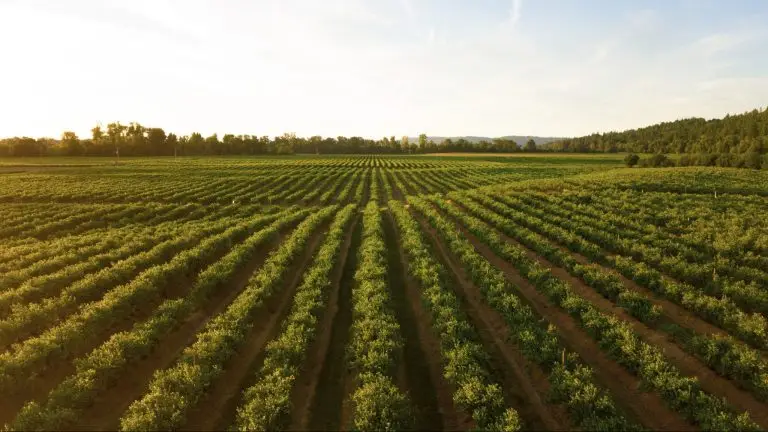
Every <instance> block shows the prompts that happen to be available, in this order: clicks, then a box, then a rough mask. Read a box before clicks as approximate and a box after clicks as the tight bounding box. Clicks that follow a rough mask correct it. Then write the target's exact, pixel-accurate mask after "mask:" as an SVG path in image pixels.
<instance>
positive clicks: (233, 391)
mask: <svg viewBox="0 0 768 432" xmlns="http://www.w3.org/2000/svg"><path fill="white" fill-rule="evenodd" d="M329 223H330V222H328V221H326V222H325V223H323V224H321V225H320V226H319V227H318V228H317V229H316V230H315V232H314V233H313V234H312V236H311V237H310V238H309V241H307V244H306V247H305V249H304V251H303V253H302V254H301V255H300V256H299V257H296V258H295V259H294V261H293V263H292V264H291V265H290V266H289V267H288V269H286V272H285V274H284V278H285V280H284V282H283V283H282V289H281V290H280V291H279V292H277V293H276V294H275V295H273V296H272V297H271V298H269V299H268V300H267V301H266V302H265V304H264V305H263V306H262V308H261V309H260V310H259V311H258V312H256V316H257V317H256V319H255V320H254V323H253V326H252V327H251V328H250V330H249V335H248V336H247V338H246V340H245V344H244V345H243V346H241V347H240V349H238V350H237V353H236V354H235V355H234V356H233V357H232V358H230V359H229V361H227V363H226V364H225V365H224V373H223V374H222V375H220V376H219V377H218V378H217V379H216V381H215V382H214V383H213V385H212V386H211V387H210V388H209V389H208V395H207V397H205V398H204V399H203V400H201V401H200V402H199V403H198V404H197V406H196V407H195V409H193V410H192V411H191V412H190V413H189V415H188V417H187V422H186V423H185V424H184V426H183V427H182V428H180V429H181V430H189V431H200V430H225V429H227V428H228V427H229V426H230V425H231V424H232V422H233V420H234V418H235V414H236V409H237V406H238V405H239V404H240V403H241V402H242V392H243V391H244V390H245V389H246V388H248V387H249V386H250V385H252V384H253V382H254V381H255V379H256V378H257V377H256V372H258V370H259V368H260V367H261V365H262V363H263V360H264V348H265V347H266V346H267V344H268V343H269V342H270V341H271V340H273V339H274V338H275V337H277V336H278V335H279V334H280V331H281V330H282V323H283V321H285V318H286V317H287V316H288V314H289V313H290V310H291V306H292V304H293V298H294V295H295V294H296V289H297V288H298V287H299V285H300V284H301V281H302V279H303V276H304V272H305V270H306V269H307V268H309V266H311V265H312V261H313V260H314V256H315V254H316V252H317V250H318V249H319V248H320V245H321V244H322V241H323V239H324V238H325V232H326V230H327V229H328V226H329Z"/></svg>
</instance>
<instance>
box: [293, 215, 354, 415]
mask: <svg viewBox="0 0 768 432" xmlns="http://www.w3.org/2000/svg"><path fill="white" fill-rule="evenodd" d="M359 222H360V216H359V215H358V216H355V219H354V221H353V222H352V225H351V226H350V227H351V228H352V229H351V230H350V231H349V232H347V235H346V237H345V238H344V243H343V244H342V246H341V248H342V249H341V251H340V255H339V260H338V262H337V264H336V267H335V268H334V269H333V274H332V275H331V281H332V282H333V284H332V285H331V287H330V291H329V292H328V293H327V299H328V300H327V305H326V307H325V309H324V311H323V313H322V316H321V317H320V319H319V320H318V327H317V330H316V331H317V337H316V339H315V340H314V342H313V343H312V345H311V346H310V348H309V350H308V352H307V359H306V361H305V362H304V365H303V366H302V368H301V371H302V372H301V374H300V375H299V376H298V377H297V378H296V382H295V384H294V387H293V393H292V394H291V406H292V407H293V410H292V412H291V422H290V427H289V429H290V430H307V429H309V423H310V421H311V415H312V413H313V412H315V411H317V410H323V409H325V410H334V409H335V410H338V407H339V406H340V405H341V404H340V403H339V404H338V405H335V406H333V405H328V406H324V405H325V400H326V399H325V398H320V399H318V397H319V396H318V387H319V384H320V377H321V373H322V370H323V368H324V367H325V361H326V359H327V358H328V353H329V352H330V351H331V350H332V346H331V341H332V336H333V328H334V320H335V318H336V316H337V314H339V309H340V293H341V287H342V285H343V284H347V285H348V284H350V283H351V282H352V276H353V273H351V272H350V268H353V267H354V262H353V261H354V258H353V256H354V254H355V251H356V249H353V248H352V244H353V237H354V235H353V234H354V233H355V232H356V231H357V227H358V225H359ZM342 349H343V347H342ZM339 360H340V359H337V361H339ZM320 396H324V395H322V394H321V395H320ZM315 404H317V405H316V406H314V405H315Z"/></svg>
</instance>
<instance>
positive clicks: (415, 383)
mask: <svg viewBox="0 0 768 432" xmlns="http://www.w3.org/2000/svg"><path fill="white" fill-rule="evenodd" d="M384 238H385V240H386V242H387V254H388V257H387V258H388V266H389V287H390V291H391V293H392V301H393V305H394V308H395V314H396V317H397V320H398V323H399V324H400V330H401V333H402V335H403V340H404V345H403V358H402V361H401V362H400V365H401V369H402V374H401V375H400V377H402V379H401V380H400V384H401V386H402V388H403V389H405V390H406V391H407V393H408V394H409V396H410V397H411V401H412V403H413V406H414V408H415V418H416V423H415V424H414V427H415V428H416V429H418V430H438V429H442V430H466V429H469V428H470V425H469V424H468V423H469V421H471V418H470V417H469V416H467V415H466V414H459V413H458V412H457V411H456V407H455V406H454V404H453V393H454V389H453V388H452V386H450V384H449V383H448V382H447V381H446V380H445V378H444V377H443V364H442V355H441V353H440V341H439V339H438V336H437V335H436V334H435V333H434V331H433V330H432V320H431V318H430V316H429V313H428V312H427V311H425V310H424V307H423V306H422V303H421V296H420V294H419V289H418V284H417V283H416V282H415V281H414V280H413V279H412V278H411V277H410V276H408V274H407V272H406V269H407V267H408V265H407V263H406V261H405V253H404V251H403V249H402V246H401V244H400V241H399V237H398V233H397V231H396V229H395V221H394V218H393V216H392V214H391V213H390V212H387V216H386V217H385V218H384ZM468 420H469V421H468Z"/></svg>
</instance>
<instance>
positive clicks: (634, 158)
mask: <svg viewBox="0 0 768 432" xmlns="http://www.w3.org/2000/svg"><path fill="white" fill-rule="evenodd" d="M639 161H640V156H638V155H636V154H634V153H630V154H628V155H627V156H626V157H624V163H625V164H627V166H628V167H630V168H632V167H633V166H635V165H637V162H639Z"/></svg>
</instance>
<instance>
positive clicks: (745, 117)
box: [544, 108, 768, 154]
mask: <svg viewBox="0 0 768 432" xmlns="http://www.w3.org/2000/svg"><path fill="white" fill-rule="evenodd" d="M544 148H545V149H547V150H552V151H563V152H635V153H679V154H684V153H697V154H714V153H718V154H723V153H732V154H742V153H768V108H766V109H763V110H757V109H756V110H753V111H750V112H746V113H743V114H738V115H733V116H730V115H727V116H725V118H723V119H714V120H705V119H703V118H689V119H683V120H677V121H673V122H665V123H660V124H657V125H653V126H648V127H645V128H641V129H631V130H627V131H624V132H608V133H604V134H592V135H589V136H585V137H580V138H570V139H564V140H560V141H555V142H552V143H548V144H546V145H544Z"/></svg>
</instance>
